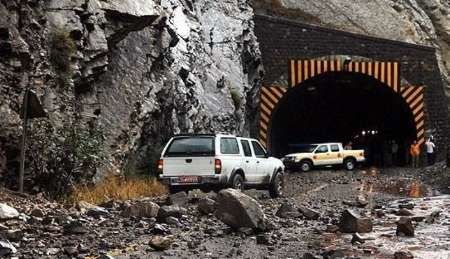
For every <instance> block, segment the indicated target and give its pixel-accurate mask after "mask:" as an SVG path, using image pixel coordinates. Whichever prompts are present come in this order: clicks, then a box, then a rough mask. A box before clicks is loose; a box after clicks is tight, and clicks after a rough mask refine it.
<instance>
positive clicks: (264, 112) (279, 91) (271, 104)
mask: <svg viewBox="0 0 450 259" xmlns="http://www.w3.org/2000/svg"><path fill="white" fill-rule="evenodd" d="M286 91H287V89H286V88H285V87H276V86H274V87H262V88H261V95H260V97H261V98H260V107H261V111H260V112H261V113H260V121H259V141H260V142H261V144H263V145H264V146H265V147H267V140H268V139H267V133H268V131H269V125H270V119H271V117H272V111H273V109H275V107H276V105H277V103H278V102H279V101H280V99H281V98H282V97H283V96H284V94H285V93H286Z"/></svg>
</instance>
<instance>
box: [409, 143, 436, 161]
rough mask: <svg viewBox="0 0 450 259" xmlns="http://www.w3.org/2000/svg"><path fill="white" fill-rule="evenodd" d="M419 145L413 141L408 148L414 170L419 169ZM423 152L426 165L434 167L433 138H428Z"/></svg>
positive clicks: (434, 148)
mask: <svg viewBox="0 0 450 259" xmlns="http://www.w3.org/2000/svg"><path fill="white" fill-rule="evenodd" d="M420 146H421V145H420V143H419V142H417V141H416V140H414V142H413V143H412V144H411V146H410V148H409V154H410V155H411V165H412V167H414V168H417V167H419V159H420V151H421V147H420ZM425 151H426V153H427V164H428V165H429V166H430V165H434V163H435V161H436V145H435V144H434V142H433V137H429V138H428V139H427V141H426V142H425Z"/></svg>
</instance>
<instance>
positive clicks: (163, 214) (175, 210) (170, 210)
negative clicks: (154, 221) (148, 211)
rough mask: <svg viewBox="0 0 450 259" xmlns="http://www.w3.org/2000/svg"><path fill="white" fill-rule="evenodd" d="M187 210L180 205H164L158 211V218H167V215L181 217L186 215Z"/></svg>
mask: <svg viewBox="0 0 450 259" xmlns="http://www.w3.org/2000/svg"><path fill="white" fill-rule="evenodd" d="M186 214H187V210H186V209H185V208H183V207H181V206H179V205H170V206H162V207H161V208H160V209H159V212H158V218H160V219H165V218H167V217H175V218H181V216H183V215H186Z"/></svg>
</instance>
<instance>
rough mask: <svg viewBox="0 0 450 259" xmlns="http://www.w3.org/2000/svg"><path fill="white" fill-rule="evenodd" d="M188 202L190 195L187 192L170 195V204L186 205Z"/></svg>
mask: <svg viewBox="0 0 450 259" xmlns="http://www.w3.org/2000/svg"><path fill="white" fill-rule="evenodd" d="M187 202H188V195H187V194H186V193H185V192H177V193H174V194H171V195H169V204H172V205H180V206H184V205H186V204H187Z"/></svg>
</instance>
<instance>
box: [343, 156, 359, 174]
mask: <svg viewBox="0 0 450 259" xmlns="http://www.w3.org/2000/svg"><path fill="white" fill-rule="evenodd" d="M355 167H356V162H355V159H353V158H347V159H345V160H344V168H345V169H346V170H348V171H352V170H354V169H355Z"/></svg>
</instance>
